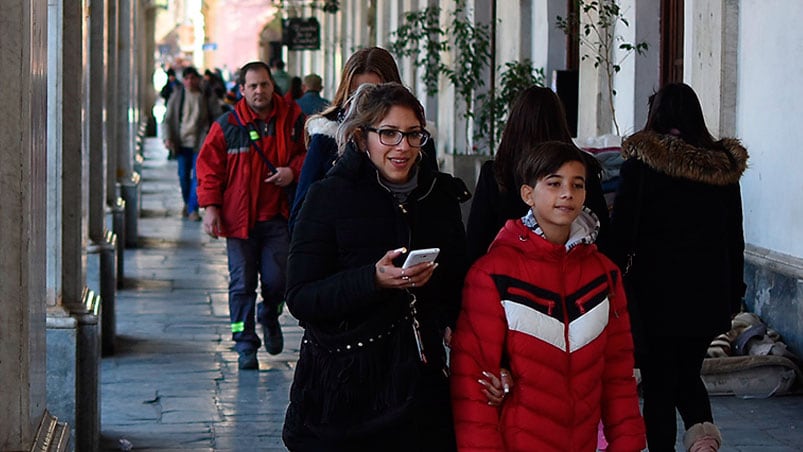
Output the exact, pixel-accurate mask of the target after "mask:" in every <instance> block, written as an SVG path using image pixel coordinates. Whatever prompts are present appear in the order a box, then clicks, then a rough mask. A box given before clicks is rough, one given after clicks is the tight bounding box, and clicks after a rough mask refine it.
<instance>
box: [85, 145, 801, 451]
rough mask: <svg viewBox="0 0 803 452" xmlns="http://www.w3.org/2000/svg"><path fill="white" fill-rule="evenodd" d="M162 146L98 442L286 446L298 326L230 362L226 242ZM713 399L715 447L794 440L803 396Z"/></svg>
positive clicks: (792, 443) (130, 268) (123, 302)
mask: <svg viewBox="0 0 803 452" xmlns="http://www.w3.org/2000/svg"><path fill="white" fill-rule="evenodd" d="M166 156H167V152H166V151H165V150H164V148H162V147H161V143H160V142H159V141H158V139H153V138H149V139H147V141H146V143H145V163H144V168H143V174H142V180H143V182H142V217H141V218H140V219H139V223H138V229H139V245H140V246H139V247H138V248H136V249H128V250H126V252H125V271H126V275H125V282H124V284H125V288H124V289H122V290H120V291H119V292H118V293H117V295H116V297H117V298H116V310H117V335H118V336H117V348H116V353H115V355H114V356H110V357H106V358H103V360H102V367H101V389H100V390H101V405H102V407H101V416H102V422H101V435H102V438H101V450H103V451H115V450H136V451H160V452H169V451H188V450H193V451H236V452H251V451H283V450H285V449H284V446H283V444H282V440H281V429H282V423H283V420H284V410H285V407H286V405H287V397H288V392H289V388H290V384H291V382H292V378H293V368H294V366H295V359H296V357H297V356H298V348H299V343H300V341H301V329H300V328H299V327H298V326H297V322H296V321H295V320H294V319H293V318H292V317H291V316H290V315H289V314H288V313H287V312H285V314H283V315H282V317H281V319H280V320H281V323H282V327H283V330H284V333H285V350H284V352H283V353H282V354H280V355H278V356H275V357H274V356H270V355H268V354H267V353H266V352H264V349H263V350H262V351H260V353H259V360H260V369H259V371H258V372H256V371H238V370H237V353H235V352H234V351H233V350H231V345H232V342H231V338H230V337H231V333H230V329H229V319H228V304H227V284H228V270H227V265H226V253H225V242H224V241H223V240H213V239H211V238H209V237H207V236H206V235H205V234H204V233H203V231H202V226H201V223H197V222H190V221H187V220H184V219H182V218H181V217H180V211H181V207H182V205H183V204H182V201H181V195H180V192H179V187H178V177H177V175H176V163H175V161H168V160H167V159H166ZM712 402H713V406H714V417H715V419H716V421H717V423H718V424H719V425H720V427H721V429H722V433H723V436H724V437H725V445H724V446H723V447H722V449H721V450H722V451H723V452H733V451H739V452H791V451H803V396H787V397H776V398H770V399H752V400H743V399H737V398H734V397H717V398H713V399H712ZM377 450H378V451H380V450H381V448H379V447H378V448H377ZM678 450H680V447H679V448H678Z"/></svg>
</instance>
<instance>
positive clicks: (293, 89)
mask: <svg viewBox="0 0 803 452" xmlns="http://www.w3.org/2000/svg"><path fill="white" fill-rule="evenodd" d="M302 84H303V83H302V80H301V77H298V76H296V77H293V78H291V79H290V88H289V89H288V90H287V92H286V93H285V94H284V100H286V101H287V102H295V101H296V99H298V98H299V97H301V96H303V95H304V90H303V89H302V88H301V85H302Z"/></svg>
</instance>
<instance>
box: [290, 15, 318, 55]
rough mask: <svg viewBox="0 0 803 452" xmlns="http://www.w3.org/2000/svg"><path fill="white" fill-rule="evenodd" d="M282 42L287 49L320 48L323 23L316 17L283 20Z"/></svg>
mask: <svg viewBox="0 0 803 452" xmlns="http://www.w3.org/2000/svg"><path fill="white" fill-rule="evenodd" d="M282 43H283V44H284V45H286V46H287V50H320V48H321V24H320V23H318V20H317V19H316V18H314V17H310V18H309V19H301V18H292V19H285V20H283V21H282Z"/></svg>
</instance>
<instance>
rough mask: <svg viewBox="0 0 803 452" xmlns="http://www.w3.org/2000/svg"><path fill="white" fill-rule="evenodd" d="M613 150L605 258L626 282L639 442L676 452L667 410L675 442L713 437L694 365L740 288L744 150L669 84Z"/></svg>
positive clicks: (716, 441)
mask: <svg viewBox="0 0 803 452" xmlns="http://www.w3.org/2000/svg"><path fill="white" fill-rule="evenodd" d="M622 154H623V156H624V157H625V159H626V160H625V162H624V163H623V164H622V168H621V172H620V176H621V178H622V179H621V185H620V186H619V190H618V191H617V194H616V199H615V201H614V209H613V217H612V229H613V239H614V245H615V246H614V249H615V252H614V253H613V258H614V261H615V262H616V263H617V264H619V266H620V268H622V270H623V271H624V272H625V282H626V284H627V287H628V297H627V298H628V303H629V305H630V311H631V318H632V322H633V333H634V339H635V346H636V358H637V362H638V363H639V367H640V369H641V375H642V384H643V390H644V420H645V423H646V427H647V443H648V446H649V449H650V450H651V451H673V450H675V438H676V435H677V432H676V425H677V420H676V413H675V410H676V409H677V411H678V412H679V413H680V416H681V418H683V424H684V426H685V428H686V433H685V435H684V447H685V449H687V450H692V451H695V452H702V451H715V450H718V448H719V445H720V443H721V436H720V433H719V430H718V429H717V427H716V426H715V425H714V424H713V416H712V413H711V404H710V401H709V399H708V393H707V391H706V389H705V386H704V384H703V382H702V380H701V378H700V369H701V367H702V363H703V359H704V358H705V355H706V350H707V348H708V345H709V344H710V343H711V340H712V339H713V338H714V337H715V336H716V335H717V334H719V333H721V332H723V331H727V330H728V329H730V319H731V317H732V315H733V314H735V313H737V312H739V310H740V307H741V300H742V297H743V296H744V292H745V284H744V235H743V231H742V202H741V192H740V189H739V179H740V178H741V176H742V174H743V173H744V171H745V169H746V168H747V159H748V155H747V151H746V150H745V148H744V147H742V145H741V144H740V143H739V141H738V140H735V139H730V138H725V139H722V140H718V141H717V140H715V139H714V138H713V137H712V136H711V134H710V133H709V132H708V128H707V127H706V125H705V120H704V119H703V110H702V108H701V106H700V101H699V100H698V99H697V95H696V94H695V93H694V91H693V90H692V88H691V87H689V86H688V85H685V84H682V83H673V84H669V85H666V86H665V87H663V88H662V89H661V90H660V91H658V92H657V93H656V94H654V95H653V96H651V97H650V110H649V116H648V118H647V124H646V125H645V126H644V129H643V130H642V131H640V132H638V133H636V134H634V135H632V136H630V137H629V138H627V139H626V140H625V141H624V143H623V144H622ZM678 313H683V316H682V317H683V320H682V323H680V324H679V323H678V322H676V321H673V319H676V318H677V315H678Z"/></svg>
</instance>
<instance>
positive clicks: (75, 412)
mask: <svg viewBox="0 0 803 452" xmlns="http://www.w3.org/2000/svg"><path fill="white" fill-rule="evenodd" d="M83 26H84V4H83V2H75V1H72V0H58V1H54V2H50V4H49V5H48V43H49V44H48V68H49V71H48V93H47V99H48V112H47V114H48V134H47V137H48V149H47V157H48V161H47V176H48V177H47V191H48V196H47V215H48V218H47V226H48V227H47V242H48V247H47V250H48V254H47V256H48V272H47V289H48V305H49V306H48V307H49V311H48V323H47V326H48V328H47V349H48V359H47V367H48V372H47V375H48V378H47V392H48V406H49V408H50V409H51V410H52V412H53V413H54V414H56V415H57V416H58V417H60V418H62V419H65V420H67V421H68V422H69V423H70V424H71V425H72V427H73V436H74V438H75V439H74V441H73V442H72V443H71V444H70V446H71V447H74V448H75V449H77V450H82V451H84V450H88V451H92V450H97V447H98V444H99V440H100V436H99V434H100V414H99V413H100V411H99V403H98V373H99V358H100V353H99V348H98V346H97V344H98V339H97V337H98V336H99V330H98V321H97V308H98V302H97V299H96V297H95V296H94V295H93V294H92V293H91V292H89V291H85V289H84V287H85V284H86V254H84V253H85V250H86V248H87V237H88V230H87V221H86V219H87V211H88V198H89V196H88V190H87V185H86V183H85V180H86V179H87V177H86V176H87V174H88V158H87V157H88V155H87V153H86V152H85V150H86V148H85V147H84V141H83V133H82V132H83V127H84V123H83V122H82V120H83V118H84V117H85V115H84V112H85V108H86V103H85V97H84V91H83V82H84V78H83V77H84V74H85V69H86V67H85V61H86V60H84V58H83V56H84V55H83V46H84V42H83ZM65 311H66V312H67V313H68V314H69V316H70V317H71V318H72V319H74V322H70V321H66V322H65V320H67V319H68V318H67V317H66V316H65Z"/></svg>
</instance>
